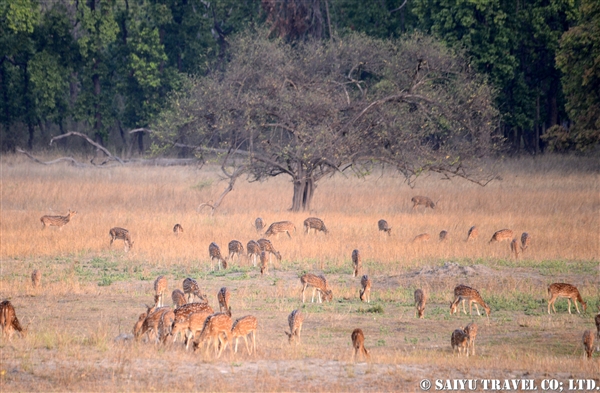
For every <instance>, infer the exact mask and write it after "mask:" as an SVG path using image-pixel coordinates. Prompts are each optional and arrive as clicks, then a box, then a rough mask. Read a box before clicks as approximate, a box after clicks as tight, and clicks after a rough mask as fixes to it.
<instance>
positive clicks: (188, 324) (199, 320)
mask: <svg viewBox="0 0 600 393" xmlns="http://www.w3.org/2000/svg"><path fill="white" fill-rule="evenodd" d="M212 314H213V310H212V308H205V309H203V310H200V311H196V312H193V313H191V314H189V315H188V316H187V317H179V318H176V319H175V320H174V321H173V326H172V328H171V335H172V336H173V342H175V341H176V340H177V335H178V334H179V332H183V333H184V337H185V341H184V344H185V349H186V350H187V349H188V348H189V346H190V343H191V342H193V341H194V337H195V336H196V333H197V332H201V331H202V329H203V328H204V323H205V322H206V318H208V316H209V315H212Z"/></svg>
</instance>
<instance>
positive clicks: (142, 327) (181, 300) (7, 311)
mask: <svg viewBox="0 0 600 393" xmlns="http://www.w3.org/2000/svg"><path fill="white" fill-rule="evenodd" d="M411 201H412V202H413V207H412V209H413V210H414V209H415V208H417V207H418V206H423V207H424V208H425V209H427V208H431V209H435V208H436V204H437V203H434V202H433V201H432V200H431V199H430V198H428V197H424V196H415V197H413V198H412V199H411ZM75 214H77V212H75V211H71V210H69V212H68V213H67V215H65V216H50V215H46V216H43V217H41V219H40V221H41V222H42V224H43V228H42V229H45V228H46V227H47V226H56V227H59V228H60V229H62V227H63V226H65V225H66V224H68V223H69V222H70V221H71V218H72V217H73V216H74V215H75ZM254 227H255V228H256V231H257V232H258V233H261V232H262V231H263V229H264V228H265V227H266V225H265V223H264V221H263V219H261V218H260V217H259V218H257V219H256V220H255V222H254ZM303 227H304V232H305V233H306V234H310V232H311V231H314V232H315V233H316V232H323V233H324V234H328V233H329V231H328V229H327V228H326V227H325V223H324V222H323V220H321V219H319V218H317V217H309V218H307V219H306V220H304V225H303ZM377 227H378V229H379V231H381V232H383V233H385V234H387V235H388V236H391V232H392V228H391V227H390V226H389V224H388V222H387V221H386V220H384V219H381V220H379V221H378V223H377ZM183 232H184V231H183V227H182V226H181V225H180V224H176V225H175V226H174V227H173V233H174V234H175V236H180V235H181V234H182V233H183ZM295 232H296V226H295V225H294V224H293V223H292V222H290V221H279V222H274V223H272V224H271V225H270V226H269V227H268V228H267V230H266V231H265V232H264V236H265V237H271V236H273V235H277V234H279V233H285V234H287V235H288V237H289V238H292V234H293V233H295ZM109 235H110V244H109V246H111V245H112V243H113V242H114V241H115V240H123V242H124V245H125V250H126V251H129V250H130V249H131V248H132V247H133V243H134V242H133V241H132V238H131V234H130V232H129V231H128V230H127V229H124V228H120V227H113V228H111V229H110V231H109ZM478 235H479V230H478V228H477V226H472V227H471V228H470V229H469V230H468V232H467V237H466V242H470V241H474V240H475V239H477V237H478ZM447 237H448V232H447V231H446V230H442V231H441V232H440V234H439V241H440V242H443V241H445V240H446V239H447ZM429 240H430V235H429V234H427V233H422V234H419V235H417V236H416V237H415V238H414V239H413V241H412V242H413V243H420V242H426V241H429ZM519 240H520V244H519ZM502 241H509V242H510V250H511V252H512V254H513V255H514V257H515V258H518V257H519V256H520V255H521V253H523V252H524V251H525V250H527V249H528V247H529V246H530V245H531V236H530V235H529V234H528V233H527V232H523V233H522V235H521V237H520V239H518V238H517V237H514V232H513V231H512V230H510V229H501V230H499V231H496V232H495V233H494V234H493V235H492V237H491V239H490V240H489V243H490V244H492V243H495V242H502ZM228 251H229V253H228V254H227V257H225V258H224V257H223V255H222V254H221V250H220V248H219V246H218V245H217V244H216V243H214V242H212V243H211V244H210V245H209V257H210V260H211V266H212V263H214V261H215V260H216V264H217V269H219V270H220V269H221V268H222V269H227V267H228V262H233V259H234V258H236V257H237V260H238V262H239V261H240V258H241V256H243V255H244V247H243V244H242V243H241V242H240V241H238V240H232V241H231V242H229V244H228ZM267 255H268V261H267ZM246 256H247V258H248V261H250V260H251V261H252V262H253V266H254V267H257V260H259V261H260V265H259V267H260V271H261V274H268V266H269V264H271V257H272V256H274V257H275V258H276V260H277V261H281V259H282V258H281V254H280V253H279V252H278V251H277V250H275V248H274V246H273V243H272V242H271V241H270V240H269V239H266V238H261V239H259V240H257V241H254V240H250V241H249V242H248V243H247V245H246ZM351 259H352V265H353V266H352V267H353V274H352V276H353V277H354V278H358V277H361V279H360V284H361V289H360V291H359V299H360V300H361V301H363V302H367V303H369V302H370V301H371V296H370V293H371V286H372V282H371V279H370V278H369V276H368V275H366V274H364V275H362V276H361V271H362V261H361V254H360V251H359V250H358V249H355V250H353V251H352V256H351ZM213 269H214V267H213ZM31 282H32V286H33V288H36V289H39V288H40V287H41V285H42V272H41V271H40V270H39V269H36V270H34V271H33V273H32V275H31ZM300 284H301V285H302V302H303V303H304V302H305V300H306V299H305V292H306V290H307V289H308V288H309V287H311V288H312V289H313V290H312V297H311V302H314V301H315V295H316V300H317V302H318V303H322V301H323V300H325V301H326V302H331V301H332V299H333V291H332V290H331V289H330V288H329V287H328V284H327V279H326V278H325V276H323V275H316V274H312V273H306V274H303V275H302V276H301V277H300ZM167 289H168V282H167V279H166V277H164V276H159V277H157V278H156V280H155V281H154V305H152V306H146V310H145V312H143V313H141V314H140V315H139V317H138V320H137V322H136V323H135V325H134V327H133V337H134V338H135V339H136V340H138V339H140V338H142V337H144V336H147V339H148V340H150V341H153V342H155V343H166V342H168V341H172V342H176V341H177V339H178V336H179V334H180V333H181V334H182V336H183V342H184V345H185V348H186V349H188V348H189V347H190V343H192V344H193V345H192V346H193V348H194V351H197V350H199V349H200V348H202V347H203V346H204V345H205V346H206V352H207V353H208V351H209V349H210V346H211V343H212V345H213V347H214V352H215V355H216V356H217V357H220V356H221V354H222V353H223V351H224V350H225V348H226V347H227V345H230V349H231V352H235V353H237V349H238V339H239V338H240V337H242V338H244V341H245V344H246V350H247V352H248V354H252V353H256V333H257V330H258V325H259V323H258V320H257V318H256V317H254V316H252V315H245V316H242V317H239V318H237V319H235V320H232V308H231V306H230V301H231V291H230V290H229V289H228V288H226V287H222V288H221V289H220V290H219V291H218V292H217V301H218V304H219V312H214V310H213V309H212V307H211V306H210V305H209V304H208V303H209V302H208V296H207V295H206V294H204V293H202V291H201V289H200V285H199V284H198V282H197V281H196V280H195V279H193V278H190V277H188V278H186V279H185V280H183V283H182V288H181V289H179V288H176V289H174V290H173V291H172V294H171V299H172V302H173V308H171V307H170V306H166V305H165V295H166V293H167ZM547 290H548V296H549V300H548V314H550V313H551V311H550V309H551V308H552V311H554V313H556V309H555V307H554V303H555V302H556V300H557V299H558V298H561V297H562V298H566V299H567V302H568V312H569V314H571V300H572V301H573V303H574V305H575V309H576V310H577V312H578V313H580V311H579V307H578V304H577V303H580V304H581V306H582V309H583V312H584V313H585V312H586V309H587V304H586V302H585V301H584V300H583V298H582V297H581V294H580V293H579V291H578V289H577V288H576V287H575V286H573V285H571V284H566V283H553V284H550V285H549V286H548V288H547ZM427 300H428V295H427V292H426V291H425V290H423V289H416V290H415V291H414V305H415V317H416V318H420V319H422V318H425V307H426V303H427ZM466 302H468V305H469V314H470V315H472V306H473V304H474V305H475V309H476V311H477V315H481V313H480V311H479V306H481V307H482V308H483V311H484V312H485V315H486V317H487V319H488V323H489V317H490V314H491V308H490V306H489V305H488V304H487V303H486V302H485V301H484V300H483V298H482V297H481V295H480V293H479V291H478V290H477V289H474V288H471V287H469V286H466V285H463V284H460V285H457V286H456V287H455V288H454V299H453V301H452V302H451V303H450V315H453V314H455V313H457V312H460V304H461V303H462V310H463V313H464V314H466V313H467V312H466V306H465V303H466ZM598 311H599V313H598V314H597V315H596V316H595V324H596V332H594V331H593V330H586V331H585V332H584V333H583V337H582V343H583V347H584V356H587V357H588V358H590V359H591V357H592V353H593V351H594V340H597V342H598V346H597V348H596V350H598V351H600V306H599V307H598ZM304 318H305V316H304V314H303V313H302V311H301V310H300V309H296V310H293V311H292V312H291V313H290V315H289V316H288V325H289V332H288V331H285V334H286V335H287V336H288V339H289V342H290V343H292V342H295V343H296V344H299V343H300V341H301V340H300V333H301V331H302V324H303V322H304ZM0 326H1V327H2V333H3V337H8V339H9V340H10V339H11V337H12V335H13V333H14V332H15V331H17V332H19V333H20V334H21V336H25V335H26V333H27V328H23V327H22V326H21V324H20V322H19V320H18V318H17V315H16V313H15V308H14V307H13V305H12V304H11V302H10V301H9V300H5V301H3V302H2V303H0ZM477 329H478V326H477V324H476V323H475V322H471V323H469V324H468V325H467V326H465V327H464V328H462V329H461V328H459V329H456V330H454V331H453V332H452V334H451V338H450V344H451V347H452V352H453V353H454V352H456V350H457V349H458V354H459V356H460V355H461V354H463V353H464V354H465V355H466V356H469V353H470V354H471V355H475V338H476V336H477ZM350 338H351V340H352V347H353V348H354V354H353V359H355V358H356V357H357V356H358V355H361V356H362V357H363V358H365V359H367V360H368V359H370V353H369V351H368V350H367V349H366V348H365V346H364V341H365V336H364V333H363V331H362V329H359V328H357V329H354V330H353V331H352V334H351V337H350ZM248 339H251V341H250V344H249V342H248ZM232 340H235V343H234V342H233V341H232ZM230 341H232V342H231V344H230Z"/></svg>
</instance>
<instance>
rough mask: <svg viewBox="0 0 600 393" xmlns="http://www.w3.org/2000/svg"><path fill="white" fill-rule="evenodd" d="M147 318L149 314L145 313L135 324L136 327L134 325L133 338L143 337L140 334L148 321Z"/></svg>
mask: <svg viewBox="0 0 600 393" xmlns="http://www.w3.org/2000/svg"><path fill="white" fill-rule="evenodd" d="M147 316H148V313H147V312H143V313H141V314H140V316H139V317H138V320H137V322H136V323H135V325H133V337H135V338H138V337H139V336H140V335H141V334H140V333H141V330H142V326H143V325H144V321H145V320H146V317H147Z"/></svg>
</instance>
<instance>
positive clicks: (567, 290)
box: [548, 282, 587, 314]
mask: <svg viewBox="0 0 600 393" xmlns="http://www.w3.org/2000/svg"><path fill="white" fill-rule="evenodd" d="M548 295H549V296H550V300H548V314H550V306H552V310H553V311H554V313H555V314H556V309H555V308H554V302H555V301H556V299H558V298H559V297H566V298H567V302H569V314H571V300H573V303H574V304H575V309H576V310H577V314H580V312H579V307H578V306H577V302H579V303H581V306H582V307H583V312H584V313H585V310H586V308H587V303H586V302H584V301H583V298H582V297H581V295H580V294H579V291H578V290H577V288H576V287H575V286H574V285H571V284H565V283H560V282H557V283H554V284H550V285H548Z"/></svg>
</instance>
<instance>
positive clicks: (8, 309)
mask: <svg viewBox="0 0 600 393" xmlns="http://www.w3.org/2000/svg"><path fill="white" fill-rule="evenodd" d="M0 326H2V336H3V337H7V336H8V339H9V340H11V339H12V335H13V333H14V332H15V330H16V331H17V332H19V334H20V335H21V337H25V336H26V335H27V329H23V327H22V326H21V323H20V322H19V319H18V318H17V314H16V312H15V308H14V307H13V305H12V303H11V302H10V301H9V300H4V301H3V302H2V303H0Z"/></svg>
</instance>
